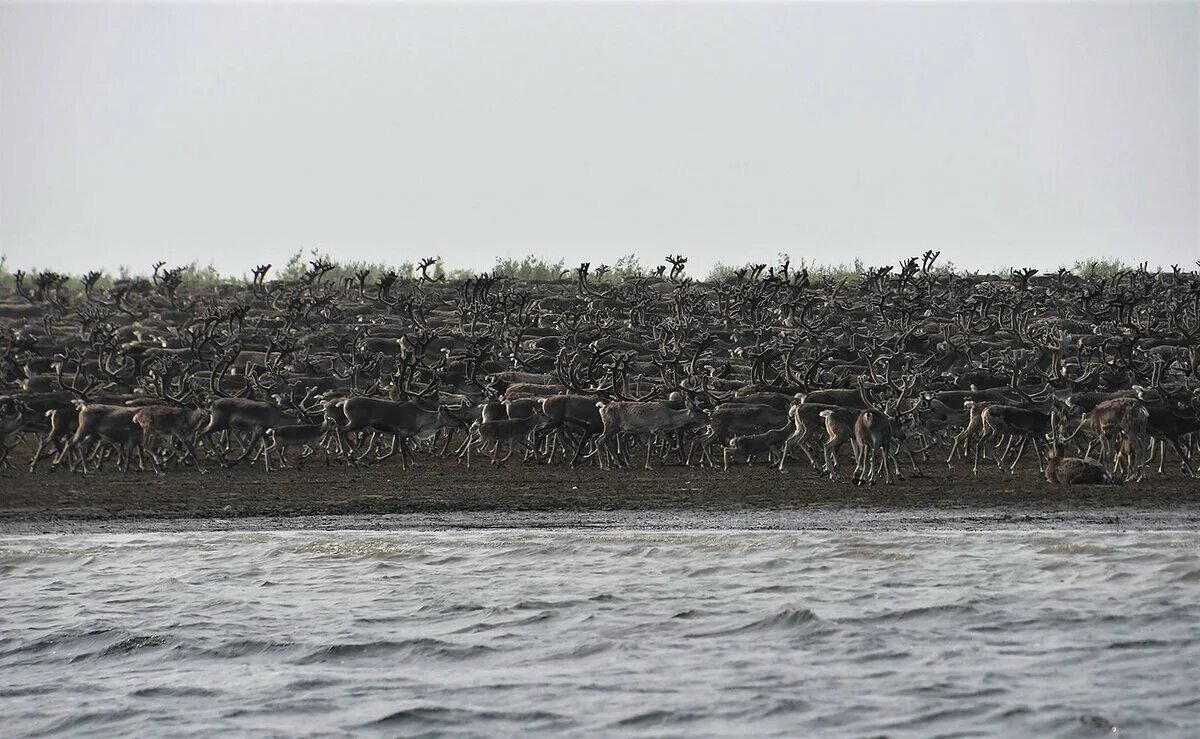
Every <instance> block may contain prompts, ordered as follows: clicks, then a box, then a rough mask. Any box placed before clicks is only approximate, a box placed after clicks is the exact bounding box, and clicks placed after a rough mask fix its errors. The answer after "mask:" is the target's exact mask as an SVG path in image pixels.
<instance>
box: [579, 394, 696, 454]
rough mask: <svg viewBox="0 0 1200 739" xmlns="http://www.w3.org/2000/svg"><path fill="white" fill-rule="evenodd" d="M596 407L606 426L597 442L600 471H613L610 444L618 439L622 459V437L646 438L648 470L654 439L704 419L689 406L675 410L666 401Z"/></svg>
mask: <svg viewBox="0 0 1200 739" xmlns="http://www.w3.org/2000/svg"><path fill="white" fill-rule="evenodd" d="M596 407H597V408H599V409H600V419H601V420H602V421H603V423H604V432H603V433H601V434H600V438H598V439H597V440H596V451H597V453H599V454H600V455H601V456H600V468H601V469H611V468H612V459H611V454H609V453H608V444H609V442H610V441H612V440H614V439H617V444H618V449H617V455H618V459H619V455H620V441H619V438H618V435H620V434H633V435H639V436H640V435H642V434H645V435H646V469H650V450H651V448H652V447H653V445H654V444H653V442H654V437H655V436H666V435H667V434H669V433H673V432H675V431H678V430H679V429H682V428H684V427H686V426H688V425H690V424H694V423H699V422H700V421H702V420H703V419H704V415H703V414H702V413H700V412H699V411H697V410H695V409H694V408H692V407H690V406H688V407H686V408H683V409H675V408H672V407H671V406H670V405H669V404H667V403H666V402H663V401H625V400H618V401H612V402H608V403H606V402H604V401H599V402H597V403H596ZM606 461H607V464H606ZM685 464H686V460H685Z"/></svg>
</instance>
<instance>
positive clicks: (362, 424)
mask: <svg viewBox="0 0 1200 739" xmlns="http://www.w3.org/2000/svg"><path fill="white" fill-rule="evenodd" d="M338 402H339V403H340V405H341V411H342V413H343V414H345V416H346V425H344V426H342V427H341V428H339V429H338V431H339V434H341V435H342V437H343V439H344V437H345V434H346V433H348V432H350V431H360V430H364V429H370V430H372V431H375V432H383V433H387V434H391V435H392V446H391V448H390V449H389V450H388V452H387V454H385V455H384V456H382V457H380V458H379V460H376V461H382V460H384V459H387V458H388V457H391V456H393V455H394V454H395V453H396V449H397V447H399V449H400V452H401V467H402V469H408V468H409V467H410V466H412V455H411V453H410V452H409V449H408V441H409V439H412V438H414V437H421V436H425V435H432V434H433V433H434V432H435V431H437V430H438V429H441V428H447V427H451V426H454V425H456V424H457V421H456V419H455V418H454V417H453V416H452V415H451V414H450V409H449V408H448V407H446V406H439V407H438V408H437V409H436V410H427V409H426V408H423V407H422V406H421V405H419V404H418V403H416V402H414V401H410V400H405V401H394V400H383V399H381V398H362V397H353V398H346V399H345V400H343V401H338ZM375 441H376V438H375V436H372V437H371V441H370V443H368V445H367V449H366V451H364V452H363V453H362V454H361V455H359V456H358V457H357V458H354V457H351V456H350V453H349V446H348V445H346V446H345V447H344V448H345V450H346V452H345V459H346V462H347V463H350V464H358V463H361V462H362V461H363V460H366V459H368V458H369V457H370V456H371V454H372V453H373V452H374V451H375Z"/></svg>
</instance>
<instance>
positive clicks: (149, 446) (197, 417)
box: [133, 405, 208, 473]
mask: <svg viewBox="0 0 1200 739" xmlns="http://www.w3.org/2000/svg"><path fill="white" fill-rule="evenodd" d="M207 417H208V414H207V413H206V412H205V411H203V410H198V409H197V410H189V409H185V408H177V407H174V406H165V405H147V406H140V407H138V408H137V412H136V413H134V414H133V422H134V423H136V424H137V425H138V426H139V427H140V428H141V429H142V444H143V447H144V448H145V450H146V451H147V452H148V453H149V455H150V463H151V464H152V465H153V466H154V471H155V472H156V473H161V472H162V468H161V467H160V465H159V459H158V446H159V444H160V443H162V442H166V443H168V444H170V445H171V446H172V454H174V453H175V452H177V451H182V453H183V454H184V457H185V459H190V460H191V462H192V463H193V464H195V465H196V470H197V471H198V472H201V473H203V472H204V471H205V470H204V468H203V466H201V464H200V460H199V459H198V458H197V457H196V446H195V435H196V432H197V431H198V430H199V428H200V427H201V425H202V424H203V423H204V420H205V419H206V418H207Z"/></svg>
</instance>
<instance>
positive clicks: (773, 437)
mask: <svg viewBox="0 0 1200 739" xmlns="http://www.w3.org/2000/svg"><path fill="white" fill-rule="evenodd" d="M791 436H792V424H790V423H787V424H784V425H783V426H780V427H779V428H777V429H771V430H769V431H763V432H762V433H759V434H745V435H742V436H735V437H733V438H732V439H730V440H729V443H728V444H726V445H725V451H724V455H723V457H724V459H723V461H724V471H725V472H728V471H729V453H730V452H733V454H735V455H737V456H743V455H744V456H745V457H746V464H750V463H751V462H752V461H753V459H754V457H756V456H758V455H760V454H766V455H767V463H768V464H770V463H771V462H772V461H773V460H772V456H771V455H773V454H775V453H776V452H779V453H780V454H782V452H783V445H784V444H785V443H786V442H787V441H788V439H790V438H791ZM780 464H782V460H781V461H780Z"/></svg>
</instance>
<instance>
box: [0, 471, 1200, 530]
mask: <svg viewBox="0 0 1200 739" xmlns="http://www.w3.org/2000/svg"><path fill="white" fill-rule="evenodd" d="M1022 467H1023V469H1020V470H1018V472H1017V474H1016V475H1015V476H1014V475H1008V474H1005V473H1001V472H999V471H998V470H996V469H995V468H994V467H990V468H989V469H987V470H983V471H981V474H980V475H978V476H975V475H972V474H971V473H970V471H969V469H968V468H966V467H962V466H960V467H957V468H955V469H954V470H950V471H949V472H948V471H947V469H946V467H945V465H935V464H933V463H930V464H928V465H926V472H927V476H925V477H909V478H908V479H906V480H904V481H902V482H899V483H897V484H896V485H891V486H889V485H883V484H879V485H876V486H874V487H858V486H855V485H852V484H849V483H834V482H832V481H830V480H828V479H823V478H819V477H817V475H816V473H815V472H813V471H811V470H809V469H807V468H806V467H802V466H793V467H789V468H788V471H787V474H785V475H781V474H780V473H779V472H778V471H777V470H775V469H773V468H770V467H766V466H761V467H751V468H745V467H740V468H738V469H736V470H733V471H731V472H729V473H724V472H722V471H721V470H719V469H717V470H712V469H708V468H703V469H700V468H695V467H691V468H685V467H661V468H655V469H653V470H650V471H648V472H647V471H645V470H642V469H625V470H612V471H606V472H601V471H599V470H596V469H594V468H586V469H579V470H576V471H571V470H569V469H566V468H562V467H557V466H545V465H534V464H529V465H520V464H510V465H507V466H504V467H500V468H493V467H476V468H474V469H471V470H467V469H465V468H463V467H461V466H458V465H456V464H455V463H454V462H453V461H450V460H429V459H422V460H420V461H419V462H418V466H417V467H416V468H415V469H412V470H408V471H404V470H401V469H400V467H399V465H398V464H395V465H392V464H385V465H377V466H374V467H370V468H359V469H347V468H345V467H339V466H330V467H326V466H324V465H320V464H318V465H312V466H308V467H305V468H304V469H303V470H295V469H287V470H281V471H274V472H271V473H269V474H268V473H266V472H264V471H263V470H262V469H261V468H256V469H250V468H247V467H238V468H233V469H213V470H210V471H209V472H208V473H207V474H203V475H201V474H198V473H196V472H194V471H180V472H171V473H168V474H164V475H155V474H153V473H129V474H121V473H117V472H104V473H99V474H94V475H88V476H86V477H85V476H83V475H77V474H71V473H67V472H64V471H58V472H54V473H48V472H39V473H37V474H33V475H31V474H28V473H27V472H24V471H6V472H3V473H0V532H5V533H19V532H32V533H36V532H39V531H41V532H54V531H73V530H81V529H88V530H106V529H114V530H140V531H152V530H163V531H167V530H174V531H182V530H252V529H253V528H255V527H257V528H265V529H279V528H313V529H323V528H341V529H345V528H366V529H388V528H432V529H439V528H504V527H511V526H518V527H533V528H561V527H603V528H639V527H641V528H670V527H676V528H680V527H681V528H738V527H739V526H738V524H739V522H740V524H741V525H742V526H744V527H747V528H764V529H769V528H783V529H798V528H839V529H844V528H851V527H877V526H887V527H889V528H905V527H914V528H927V527H929V526H931V525H933V526H939V527H942V528H946V527H947V526H949V527H961V528H966V529H971V528H978V527H1008V526H1013V525H1019V526H1029V525H1034V526H1036V525H1037V524H1038V523H1043V524H1047V525H1051V526H1054V527H1062V526H1063V525H1066V526H1067V527H1070V526H1072V525H1082V526H1085V527H1093V526H1114V527H1117V528H1121V527H1129V526H1134V527H1138V528H1200V482H1198V481H1196V480H1193V479H1190V478H1186V477H1183V476H1181V475H1180V474H1179V473H1178V472H1175V473H1174V474H1173V475H1170V476H1168V477H1165V478H1159V477H1157V476H1156V475H1155V476H1153V477H1148V478H1147V480H1146V481H1145V482H1143V483H1140V484H1129V485H1106V486H1071V487H1068V486H1056V485H1049V484H1047V483H1045V482H1043V481H1041V480H1040V478H1038V477H1037V468H1036V467H1035V466H1032V465H1031V466H1030V467H1029V468H1025V465H1022ZM908 471H910V470H906V472H908ZM347 524H350V525H349V526H348V525H347Z"/></svg>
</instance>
